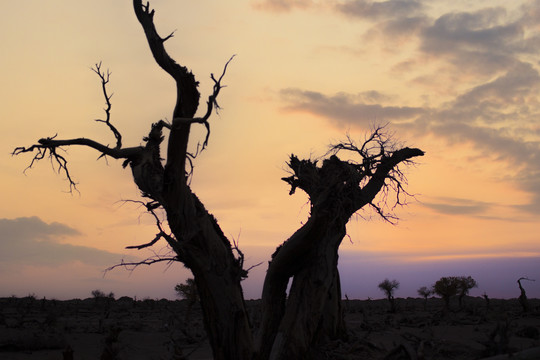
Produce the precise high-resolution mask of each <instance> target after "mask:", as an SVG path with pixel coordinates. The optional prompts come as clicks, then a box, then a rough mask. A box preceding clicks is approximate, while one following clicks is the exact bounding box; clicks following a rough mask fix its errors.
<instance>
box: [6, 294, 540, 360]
mask: <svg viewBox="0 0 540 360" xmlns="http://www.w3.org/2000/svg"><path fill="white" fill-rule="evenodd" d="M247 303H248V307H249V312H250V315H251V320H252V324H253V326H254V328H256V327H257V325H258V321H259V316H258V308H259V302H258V301H257V300H251V301H248V302H247ZM396 303H397V311H396V312H395V313H390V312H389V309H390V307H389V303H388V301H387V300H344V301H343V305H344V310H345V320H346V324H347V331H348V337H347V338H346V339H340V340H333V341H328V342H327V343H326V344H325V345H324V346H321V347H319V348H317V349H313V351H312V354H310V358H312V359H389V360H397V359H419V360H421V359H484V358H492V359H499V358H508V355H506V356H504V357H502V356H499V357H497V355H501V354H514V355H515V354H516V353H518V352H520V351H521V352H522V353H521V354H520V356H521V357H518V356H513V357H512V358H513V359H519V358H528V359H538V358H540V355H538V353H536V354H537V355H530V354H529V355H528V356H529V357H527V355H526V354H527V353H526V352H523V350H525V349H532V350H529V353H533V354H534V353H535V352H537V351H538V348H540V337H539V330H540V300H539V299H530V304H531V309H532V310H531V311H529V312H528V313H524V312H523V311H522V309H521V306H520V304H519V302H518V301H517V299H511V300H498V299H490V301H489V303H488V302H487V301H486V300H485V299H484V298H480V297H478V298H473V297H467V298H465V299H464V305H463V307H462V308H461V309H459V307H458V304H457V300H456V301H455V302H452V303H451V308H450V310H449V311H443V309H444V304H443V302H442V300H441V299H438V298H430V299H428V300H427V302H424V299H413V298H407V299H401V298H398V299H396ZM70 355H72V357H70ZM70 358H72V359H75V360H90V359H91V360H95V359H102V360H112V359H124V360H127V359H129V360H137V359H141V360H165V359H167V360H169V359H176V360H178V359H211V358H212V353H211V350H210V347H209V344H208V341H207V339H206V335H205V332H204V327H203V324H202V317H201V311H200V308H199V307H198V305H195V306H193V307H192V308H191V309H190V308H189V306H188V303H187V301H185V300H182V301H180V300H177V301H170V300H165V299H163V300H151V299H144V300H135V299H132V298H128V297H122V298H120V299H116V300H115V299H113V298H109V297H102V298H88V299H84V300H79V299H76V300H68V301H59V300H50V299H37V298H36V297H35V296H28V297H24V298H16V297H10V298H0V359H5V360H23V359H24V360H26V359H40V360H62V359H70Z"/></svg>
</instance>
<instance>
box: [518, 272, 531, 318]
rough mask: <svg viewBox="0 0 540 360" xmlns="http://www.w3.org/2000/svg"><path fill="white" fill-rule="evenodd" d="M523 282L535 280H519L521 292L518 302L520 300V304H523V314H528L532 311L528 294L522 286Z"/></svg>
mask: <svg viewBox="0 0 540 360" xmlns="http://www.w3.org/2000/svg"><path fill="white" fill-rule="evenodd" d="M522 280H528V281H534V280H533V279H529V278H528V277H520V278H519V279H517V283H518V286H519V291H520V294H519V298H518V300H519V303H520V304H521V307H522V308H523V312H528V311H529V310H530V306H529V299H528V298H527V292H526V291H525V288H524V287H523V285H521V281H522Z"/></svg>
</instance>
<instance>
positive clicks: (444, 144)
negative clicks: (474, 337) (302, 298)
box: [0, 0, 540, 299]
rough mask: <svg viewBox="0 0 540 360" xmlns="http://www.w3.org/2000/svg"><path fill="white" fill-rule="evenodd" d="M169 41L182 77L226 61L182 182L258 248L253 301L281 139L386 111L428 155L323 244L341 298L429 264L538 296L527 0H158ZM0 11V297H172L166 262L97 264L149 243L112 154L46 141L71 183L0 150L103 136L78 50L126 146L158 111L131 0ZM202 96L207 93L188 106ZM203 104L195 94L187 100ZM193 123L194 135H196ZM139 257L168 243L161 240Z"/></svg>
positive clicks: (303, 146)
mask: <svg viewBox="0 0 540 360" xmlns="http://www.w3.org/2000/svg"><path fill="white" fill-rule="evenodd" d="M151 6H152V7H153V8H154V9H155V10H156V15H155V18H154V20H155V23H156V26H157V29H158V31H159V32H160V34H161V35H162V36H166V35H168V34H169V33H171V32H172V31H175V33H174V37H172V38H171V39H169V40H168V41H167V42H166V48H167V50H168V52H169V54H170V55H171V56H172V57H173V58H175V59H176V60H177V61H178V62H179V63H181V64H182V65H185V66H187V67H188V68H190V69H191V70H192V71H193V73H194V74H195V76H196V78H197V80H198V81H200V83H201V85H200V91H201V96H202V99H203V100H204V99H206V98H207V96H208V95H209V92H210V91H211V87H212V81H211V80H210V74H211V73H215V74H220V73H221V71H222V69H223V66H224V64H225V62H226V61H227V60H228V59H229V58H230V57H231V56H232V55H233V54H236V57H235V58H234V60H233V61H232V62H231V63H230V65H229V68H228V72H227V74H226V76H225V80H224V83H225V84H226V85H227V87H226V88H224V89H223V90H222V92H221V93H220V95H219V99H218V100H219V103H220V105H221V106H222V110H221V111H220V112H219V115H217V116H216V115H214V116H212V118H211V121H210V122H211V129H212V133H211V139H210V144H209V147H208V149H207V150H206V151H205V152H203V153H202V154H201V155H200V156H199V157H198V158H197V159H196V163H195V170H194V176H193V180H192V188H193V189H194V191H195V192H196V193H197V194H198V195H199V197H200V198H201V200H202V201H203V203H204V204H205V205H206V207H207V209H209V210H210V212H211V213H213V214H214V215H215V216H216V218H217V219H218V221H219V224H220V225H221V227H222V229H223V230H224V232H225V234H226V235H227V236H228V237H229V239H231V240H232V239H235V240H236V241H237V242H238V243H239V245H240V247H241V248H242V249H243V251H244V253H245V255H246V266H251V265H255V264H257V263H259V262H263V264H262V265H260V266H258V267H256V268H255V269H253V270H252V271H251V273H250V277H249V278H248V279H247V280H246V281H245V282H244V289H245V295H246V298H248V299H251V298H259V297H260V293H261V289H262V279H263V277H264V274H265V271H266V268H267V263H266V262H267V261H268V259H270V255H271V254H272V252H273V251H274V249H275V247H276V246H278V245H279V244H280V243H282V242H283V241H284V240H286V239H287V238H288V237H289V236H290V235H291V234H292V233H293V232H294V231H295V230H296V229H298V228H299V227H300V226H301V224H302V223H303V222H304V221H305V220H306V218H307V216H308V208H309V206H308V205H307V204H306V202H307V197H306V195H305V194H303V193H301V192H297V193H296V194H294V195H293V196H289V195H288V192H289V188H288V186H287V184H286V183H284V182H283V181H281V180H280V178H281V177H283V176H286V175H287V172H286V165H285V163H286V161H287V160H288V156H289V154H291V153H294V154H296V155H298V156H300V157H304V158H308V157H311V158H317V157H320V156H322V155H324V154H325V152H326V151H327V149H328V145H329V144H330V143H335V142H337V141H339V140H341V139H344V138H345V136H346V135H347V134H349V135H350V136H351V137H352V138H354V139H357V140H358V141H359V142H361V141H362V140H363V139H364V137H365V136H366V134H367V133H368V132H369V131H370V129H371V128H373V126H375V125H385V124H387V126H386V130H387V131H388V133H390V134H392V135H393V138H394V140H396V141H397V142H398V143H399V144H401V145H403V146H411V147H418V148H421V149H422V150H424V151H425V152H426V155H425V156H424V157H422V158H419V159H418V160H417V164H416V165H415V166H412V167H409V168H407V169H406V174H407V177H408V181H409V184H408V190H409V192H410V193H411V194H414V195H415V197H414V198H413V197H410V198H409V199H408V206H406V207H399V208H396V209H395V214H396V215H397V216H398V217H399V218H400V221H399V223H398V224H397V225H391V224H388V223H386V222H384V221H381V220H380V219H379V218H377V216H375V215H374V214H373V213H371V212H370V211H361V212H360V213H359V214H358V215H359V216H355V217H354V218H353V219H351V221H350V223H349V226H348V237H346V238H345V239H344V241H343V244H342V246H341V248H340V269H341V277H342V283H343V284H342V289H343V293H344V294H347V295H348V296H349V298H360V299H366V298H368V297H371V298H381V297H383V294H382V293H381V292H380V291H379V289H378V288H377V284H378V283H379V282H380V281H382V280H384V278H390V279H397V280H398V281H400V282H401V287H400V288H399V290H398V291H397V292H396V296H398V297H407V296H417V294H416V290H417V289H418V288H419V287H420V286H424V285H426V286H429V285H431V284H433V283H434V282H435V281H436V280H438V279H439V278H440V277H441V276H451V275H456V276H460V275H465V276H468V275H471V276H472V277H473V278H475V279H476V280H477V281H478V283H479V287H478V288H477V289H474V290H472V291H471V294H472V295H474V296H480V295H482V294H483V293H484V292H485V293H487V294H488V295H489V296H490V297H492V298H495V297H500V298H502V297H504V298H511V297H517V296H518V295H519V289H518V287H517V284H516V280H517V279H518V278H520V277H522V276H528V277H529V278H531V279H536V281H535V282H532V281H530V282H525V283H524V285H525V288H526V289H527V294H528V295H529V296H530V297H540V22H539V21H538V19H540V1H525V0H517V1H506V0H490V1H482V0H475V1H470V0H455V1H451V2H450V1H445V0H430V1H427V0H388V1H368V0H292V1H287V0H266V1H262V0H257V1H255V0H234V1H218V0H201V1H187V0H155V1H153V2H151ZM2 10H3V14H4V16H3V20H2V22H0V34H1V35H0V39H1V48H2V51H1V54H0V76H1V78H0V79H1V85H0V96H1V99H2V100H1V104H2V106H1V107H0V118H1V123H0V144H1V149H2V151H1V153H2V154H3V155H2V156H1V157H0V169H1V173H2V177H1V180H0V181H1V182H2V186H1V190H0V199H1V200H2V206H1V207H0V274H1V276H0V296H10V295H17V296H25V295H28V294H31V293H34V294H35V295H36V296H38V297H43V296H46V297H47V298H57V299H69V298H76V297H78V298H85V297H89V296H91V295H90V292H91V291H92V290H94V289H101V290H102V291H104V292H107V293H108V292H110V291H112V292H114V293H115V294H116V296H117V297H118V296H123V295H126V296H132V297H133V296H137V298H145V297H149V298H163V297H165V298H171V299H172V298H174V297H175V294H174V285H175V284H177V283H179V282H182V281H184V280H185V279H186V277H188V276H189V272H188V271H187V270H186V269H185V268H184V267H183V266H182V265H181V264H172V265H170V266H168V265H165V264H158V265H154V266H151V267H140V268H138V269H136V270H135V271H133V272H129V271H126V270H124V269H116V270H113V271H111V272H108V273H107V274H104V272H103V270H104V269H106V268H107V267H109V266H111V265H114V264H116V263H119V262H120V261H121V260H122V259H124V260H137V259H139V260H140V259H143V258H145V257H147V256H151V255H152V252H150V251H136V250H126V249H125V247H126V246H129V245H138V244H142V243H145V242H148V241H150V240H151V239H152V238H153V237H154V235H155V233H156V232H157V229H156V227H155V224H154V221H153V219H152V218H151V217H150V216H148V215H147V214H145V213H144V209H143V208H141V207H140V206H137V205H136V204H134V203H126V202H125V201H123V200H128V199H134V200H137V199H140V197H139V192H138V190H137V188H136V186H135V185H134V183H133V181H132V177H131V173H130V171H129V169H122V166H121V161H115V160H114V159H107V160H104V159H99V160H98V159H97V158H98V155H99V154H98V153H96V152H95V151H93V150H91V149H87V148H75V147H72V148H69V149H67V152H66V153H65V157H66V158H67V159H68V161H69V169H70V171H71V174H72V176H73V178H74V179H75V180H76V181H77V182H78V190H79V191H80V193H77V192H75V193H73V194H69V192H68V190H69V184H68V182H67V181H66V179H65V177H64V176H63V174H58V173H57V172H56V171H55V170H54V169H52V168H51V163H50V162H49V161H48V160H43V161H41V162H39V163H37V164H35V166H34V167H33V168H32V169H29V170H27V171H26V172H24V170H25V168H26V167H27V166H28V165H29V164H30V162H31V160H32V155H31V154H23V155H20V156H16V157H13V156H11V152H12V151H13V149H14V148H15V147H17V146H29V145H31V144H33V143H35V142H36V141H37V140H38V139H39V138H41V137H47V136H54V135H55V134H58V138H59V139H66V138H74V137H82V136H84V137H89V138H92V139H94V140H96V141H99V142H102V143H105V144H111V145H112V144H114V137H113V136H112V133H111V132H110V131H109V130H108V129H107V128H106V126H104V124H102V123H98V122H95V121H94V119H98V118H103V116H104V112H103V107H104V105H105V104H104V98H103V95H102V92H101V87H100V86H101V85H100V81H99V78H98V77H97V76H96V74H95V73H93V72H92V71H91V70H90V68H91V67H92V66H93V65H94V64H95V63H97V62H102V63H103V68H105V69H110V71H111V72H112V75H111V82H110V84H109V88H108V89H109V91H110V92H111V93H114V96H113V97H112V106H113V107H112V122H113V123H114V124H115V125H116V126H117V128H118V129H119V130H120V131H121V132H122V134H123V138H124V144H125V145H126V146H135V145H138V144H141V142H142V137H143V136H145V135H147V133H148V131H149V130H150V124H151V123H152V122H156V121H158V120H160V119H168V120H170V119H171V114H172V110H173V107H174V103H175V96H176V94H175V86H174V81H173V80H172V79H171V78H170V77H169V76H168V75H167V74H166V73H165V72H163V71H162V70H161V69H160V68H159V67H158V66H157V65H156V63H155V62H154V60H153V58H152V56H151V54H150V50H149V48H148V45H147V43H146V40H145V38H144V34H143V31H142V28H141V26H140V25H139V23H138V22H137V20H136V18H135V15H134V13H133V9H132V2H131V1H128V0H123V1H120V0H117V1H107V0H94V1H92V2H80V1H72V0H54V1H42V0H25V1H10V2H5V3H3V4H2ZM202 104H203V105H204V103H202ZM204 111H205V107H204V106H201V109H200V112H201V113H202V112H204ZM203 139H204V131H203V129H197V131H196V132H195V133H194V134H193V137H192V143H193V147H194V146H195V145H196V144H197V141H202V140H203ZM154 250H155V251H156V252H160V253H162V254H166V253H167V251H168V249H167V248H166V246H165V244H164V243H162V244H161V245H158V246H157V247H156V248H155V249H154Z"/></svg>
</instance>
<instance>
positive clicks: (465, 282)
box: [433, 276, 478, 310]
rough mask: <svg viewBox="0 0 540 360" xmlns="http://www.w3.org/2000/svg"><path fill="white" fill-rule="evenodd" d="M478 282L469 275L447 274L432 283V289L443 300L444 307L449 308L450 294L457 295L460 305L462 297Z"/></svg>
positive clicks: (460, 305)
mask: <svg viewBox="0 0 540 360" xmlns="http://www.w3.org/2000/svg"><path fill="white" fill-rule="evenodd" d="M477 286H478V284H477V283H476V280H474V279H473V278H472V277H470V276H467V277H465V276H448V277H442V278H440V279H439V280H438V281H437V282H436V283H435V285H433V291H434V292H435V294H437V295H439V296H440V297H442V298H443V300H444V305H445V309H446V310H449V309H450V298H451V297H452V296H456V295H457V296H458V300H459V307H460V308H461V307H462V304H463V297H464V296H465V295H467V294H468V293H469V290H471V289H472V288H474V287H477Z"/></svg>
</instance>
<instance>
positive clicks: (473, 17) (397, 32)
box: [280, 0, 540, 214]
mask: <svg viewBox="0 0 540 360" xmlns="http://www.w3.org/2000/svg"><path fill="white" fill-rule="evenodd" d="M334 6H335V10H337V11H338V13H339V14H341V15H346V16H348V17H350V18H353V19H358V21H363V22H366V21H368V22H371V23H374V24H375V25H374V26H373V27H372V28H371V30H368V33H367V34H365V36H367V35H369V34H370V33H371V32H373V31H376V32H377V33H378V34H382V36H384V37H385V39H396V38H399V37H400V36H409V37H413V36H414V39H413V40H415V41H411V42H408V43H407V44H412V46H417V48H416V49H415V50H416V51H414V52H413V53H412V55H410V56H409V57H408V58H405V59H403V57H400V58H399V64H401V65H399V66H396V65H391V67H390V68H391V69H392V68H393V69H394V71H395V70H396V69H401V70H400V74H407V76H408V77H409V78H411V79H423V80H422V83H418V82H417V81H416V80H414V81H416V82H414V83H411V85H415V87H416V90H415V91H421V90H422V89H424V90H425V93H424V94H423V95H422V96H421V97H419V100H417V101H422V102H421V104H418V105H417V106H415V105H414V103H411V102H410V100H409V101H408V103H407V106H406V105H404V104H403V103H400V99H399V98H398V97H397V96H389V95H387V94H384V93H381V92H378V91H376V90H375V89H373V90H371V91H365V92H362V93H358V94H347V93H338V94H324V93H321V92H318V91H316V90H312V89H298V88H287V89H283V90H282V91H281V93H280V94H281V97H282V100H283V104H284V109H286V110H289V111H306V112H309V113H312V114H316V115H319V116H322V117H325V118H327V119H328V121H329V122H330V123H331V124H333V125H335V126H336V127H339V128H343V127H351V126H358V127H360V128H363V129H366V128H369V126H370V125H372V124H373V122H381V123H387V122H388V123H391V124H392V125H393V127H395V128H396V129H399V130H400V131H409V132H412V133H414V134H415V135H419V136H422V135H425V134H432V135H435V136H436V137H438V138H440V139H444V140H445V141H447V142H448V143H449V144H471V145H473V146H474V147H475V149H476V151H478V152H479V154H480V156H481V157H483V158H484V159H485V160H487V161H500V162H503V163H504V164H506V166H507V171H505V172H504V173H503V174H500V175H499V176H500V178H501V179H502V178H504V179H505V181H511V182H513V184H516V185H517V186H519V188H520V189H521V190H524V191H526V192H528V193H529V194H530V196H531V197H530V201H529V203H527V204H522V205H519V206H516V207H517V208H518V209H520V210H524V211H527V212H530V213H532V214H540V122H539V120H538V119H540V74H539V71H538V66H539V63H538V54H540V31H539V30H538V28H537V21H536V20H537V19H536V18H534V17H531V15H530V14H539V13H540V1H534V2H527V3H526V5H524V6H522V7H521V8H518V9H517V10H515V11H510V10H507V9H506V8H503V7H488V8H482V9H479V10H475V11H461V12H450V13H442V14H439V15H437V16H436V17H433V15H431V16H432V17H429V16H428V12H427V8H425V7H424V6H423V5H422V3H420V2H418V1H397V0H396V1H392V0H389V1H379V2H374V1H367V0H357V1H348V2H343V3H337V4H335V5H334ZM389 43H390V44H391V43H392V42H388V41H382V42H377V43H376V44H379V46H381V47H382V48H384V49H386V48H387V46H388V44H389ZM386 50H387V49H386ZM405 65H406V70H405V68H404V67H405ZM419 87H420V88H419ZM368 94H373V96H368ZM438 94H441V95H442V96H437V95H438ZM443 96H444V97H443ZM429 205H431V206H432V207H433V208H434V209H437V210H438V211H440V212H446V213H455V212H467V213H475V214H476V213H481V212H482V211H484V210H486V209H487V207H485V206H480V205H479V204H476V205H474V206H473V205H472V204H456V203H452V204H448V203H441V204H439V203H433V204H429Z"/></svg>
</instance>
